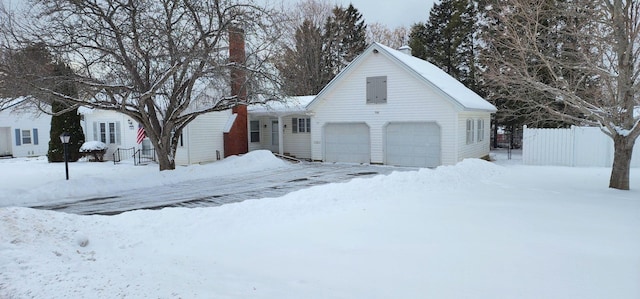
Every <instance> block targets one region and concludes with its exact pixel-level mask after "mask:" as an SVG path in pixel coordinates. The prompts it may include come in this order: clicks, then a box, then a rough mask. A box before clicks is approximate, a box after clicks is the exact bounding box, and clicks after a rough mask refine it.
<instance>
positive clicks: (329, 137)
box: [324, 123, 371, 163]
mask: <svg viewBox="0 0 640 299" xmlns="http://www.w3.org/2000/svg"><path fill="white" fill-rule="evenodd" d="M324 133H325V134H324V136H325V146H324V149H325V161H327V162H348V163H369V162H370V161H371V158H370V156H371V149H370V144H369V140H370V139H369V126H367V125H366V124H365V123H332V124H327V125H326V126H325V128H324Z"/></svg>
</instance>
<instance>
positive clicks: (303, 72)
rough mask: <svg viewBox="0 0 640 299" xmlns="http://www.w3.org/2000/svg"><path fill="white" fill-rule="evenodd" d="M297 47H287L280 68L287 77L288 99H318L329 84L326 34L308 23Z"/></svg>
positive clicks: (297, 37) (297, 35) (300, 32)
mask: <svg viewBox="0 0 640 299" xmlns="http://www.w3.org/2000/svg"><path fill="white" fill-rule="evenodd" d="M295 43H296V44H295V47H294V48H291V47H288V46H287V47H285V49H284V56H283V58H282V61H281V62H280V63H279V64H277V68H278V70H279V71H280V73H281V76H282V77H283V81H284V82H283V87H282V88H283V92H284V93H285V94H286V95H290V96H294V95H314V94H317V93H318V92H320V90H321V89H322V88H323V87H324V85H326V83H327V82H328V80H329V79H330V78H329V75H328V74H327V72H326V70H324V69H323V67H322V66H323V65H324V63H323V59H324V58H323V52H322V46H323V41H322V32H321V29H320V28H318V27H316V26H315V25H313V23H312V22H311V21H310V20H309V19H305V20H304V21H303V22H302V24H301V25H300V27H298V28H297V29H296V33H295Z"/></svg>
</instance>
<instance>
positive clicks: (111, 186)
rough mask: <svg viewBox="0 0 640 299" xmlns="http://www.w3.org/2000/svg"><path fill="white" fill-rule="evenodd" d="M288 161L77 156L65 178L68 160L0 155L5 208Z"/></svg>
mask: <svg viewBox="0 0 640 299" xmlns="http://www.w3.org/2000/svg"><path fill="white" fill-rule="evenodd" d="M287 166H289V164H287V163H286V162H284V161H282V160H280V159H278V158H276V157H275V156H274V155H273V154H272V153H271V152H269V151H262V150H260V151H252V152H250V153H248V154H245V155H243V156H232V157H228V158H226V159H223V160H221V161H218V162H214V163H209V164H204V165H189V166H186V167H180V166H179V167H177V168H176V169H175V170H172V171H162V172H160V171H158V165H156V164H149V165H139V166H134V165H132V164H127V163H121V164H118V165H113V164H112V163H110V162H104V163H90V162H86V161H78V162H74V163H70V164H69V176H70V180H69V181H65V172H64V164H63V163H48V162H47V159H46V158H45V157H38V158H19V159H6V160H0V169H2V171H0V190H2V191H1V192H2V193H0V207H3V206H14V205H31V204H39V203H43V202H47V203H53V202H56V201H68V200H69V198H86V197H100V196H110V195H112V194H113V193H114V192H116V191H122V190H131V189H137V188H148V187H155V186H160V185H165V184H175V183H180V182H185V181H189V180H195V179H207V178H215V177H220V176H228V175H232V174H240V173H250V172H254V171H259V170H261V169H273V168H282V167H287Z"/></svg>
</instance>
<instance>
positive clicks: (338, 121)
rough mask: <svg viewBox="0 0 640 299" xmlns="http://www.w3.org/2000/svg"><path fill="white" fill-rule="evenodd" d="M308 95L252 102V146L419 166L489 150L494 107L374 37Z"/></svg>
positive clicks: (334, 159)
mask: <svg viewBox="0 0 640 299" xmlns="http://www.w3.org/2000/svg"><path fill="white" fill-rule="evenodd" d="M309 99H310V98H307V97H305V98H295V99H294V101H297V103H296V102H294V103H293V104H292V105H289V106H286V105H282V106H280V107H263V108H260V107H255V106H252V107H250V108H249V129H250V138H249V139H250V149H252V150H253V149H269V150H272V151H274V152H279V153H281V154H289V155H293V156H296V157H299V158H303V159H310V160H313V161H325V162H348V163H372V164H387V165H397V166H416V167H435V166H439V165H451V164H455V163H457V162H459V161H461V160H463V159H465V158H481V157H484V156H487V155H488V154H489V149H490V138H489V136H490V115H491V113H494V112H495V111H496V108H495V106H493V105H491V104H490V103H489V102H487V101H486V100H484V99H483V98H481V97H480V96H478V95H477V94H476V93H474V92H473V91H471V90H470V89H468V88H466V87H465V86H464V85H462V84H461V83H460V82H458V81H457V80H455V79H454V78H452V77H451V76H449V75H448V74H446V73H445V72H444V71H442V70H441V69H439V68H437V67H436V66H434V65H432V64H430V63H428V62H426V61H424V60H421V59H418V58H416V57H413V56H411V55H410V49H408V47H405V49H404V51H399V50H394V49H391V48H389V47H386V46H384V45H381V44H378V43H374V44H372V45H371V46H369V47H368V48H367V49H366V50H365V51H364V52H363V53H362V54H361V55H360V56H358V57H357V58H356V59H355V60H354V61H353V62H352V63H351V64H349V65H348V66H347V67H346V68H345V69H344V70H343V71H342V72H341V73H340V74H338V75H337V76H336V78H334V79H333V80H332V81H331V82H330V83H329V84H328V85H327V86H326V87H325V88H324V89H323V90H322V91H321V92H320V93H319V94H318V95H317V96H316V97H314V98H312V99H313V100H312V101H310V102H309V101H308V100H309ZM307 102H308V104H307ZM276 140H277V141H276Z"/></svg>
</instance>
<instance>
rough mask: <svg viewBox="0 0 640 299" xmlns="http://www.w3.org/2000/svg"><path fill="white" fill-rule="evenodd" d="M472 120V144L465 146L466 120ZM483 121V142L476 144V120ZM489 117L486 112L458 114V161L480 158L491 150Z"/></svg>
mask: <svg viewBox="0 0 640 299" xmlns="http://www.w3.org/2000/svg"><path fill="white" fill-rule="evenodd" d="M468 119H471V120H473V135H474V138H473V143H471V144H467V120H468ZM479 119H482V120H484V131H483V140H482V141H480V142H478V139H477V138H478V136H477V129H478V128H477V125H478V120H479ZM490 139H491V115H490V114H489V113H488V112H460V113H459V114H458V136H457V143H458V144H457V146H458V161H462V160H464V159H466V158H482V157H484V156H486V155H489V151H490V148H491V140H490Z"/></svg>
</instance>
